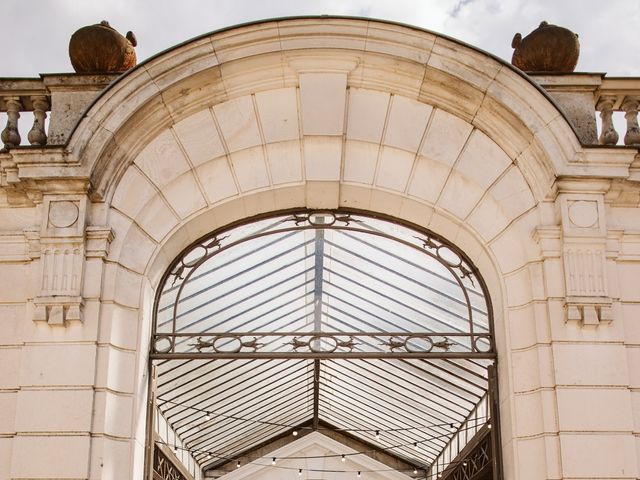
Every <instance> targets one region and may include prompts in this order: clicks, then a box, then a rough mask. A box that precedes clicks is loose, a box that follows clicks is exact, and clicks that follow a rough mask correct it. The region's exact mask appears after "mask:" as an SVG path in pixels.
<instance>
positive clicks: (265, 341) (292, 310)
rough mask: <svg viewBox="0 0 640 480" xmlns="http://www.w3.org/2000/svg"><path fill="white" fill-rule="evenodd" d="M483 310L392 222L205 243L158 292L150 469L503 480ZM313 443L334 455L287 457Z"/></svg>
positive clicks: (469, 288) (464, 274) (462, 258)
mask: <svg viewBox="0 0 640 480" xmlns="http://www.w3.org/2000/svg"><path fill="white" fill-rule="evenodd" d="M491 308H492V307H491V302H490V299H489V297H488V292H487V289H486V286H485V284H484V281H483V279H482V278H481V276H480V275H479V272H478V270H477V268H476V267H475V266H474V265H473V263H472V262H471V261H470V260H469V259H468V257H467V256H466V255H465V254H464V253H463V252H462V251H461V250H460V249H459V248H457V247H456V246H455V245H453V244H451V243H450V242H449V241H447V240H445V239H443V238H442V237H440V236H438V235H435V234H434V233H432V232H430V231H428V230H425V229H424V228H420V227H417V226H415V225H411V224H408V223H407V222H401V221H399V220H397V219H395V218H393V217H389V216H385V215H380V214H377V215H376V214H370V213H367V212H362V211H357V210H350V209H340V210H309V209H296V210H291V211H281V212H276V213H273V214H266V215H260V216H258V217H254V218H250V219H246V220H243V221H241V222H237V223H235V224H232V225H229V226H226V227H223V228H221V229H218V230H216V231H214V232H212V233H211V234H208V235H206V236H204V237H202V238H200V239H198V240H197V241H196V242H194V243H193V244H192V245H191V246H189V247H188V248H187V249H185V250H184V251H183V252H182V253H181V254H180V255H179V256H178V257H177V258H176V259H175V260H174V261H173V262H172V263H171V265H170V267H169V268H168V269H167V271H166V272H165V274H164V276H163V278H162V280H161V282H160V284H159V288H158V290H157V295H156V303H155V308H154V326H153V332H152V341H151V353H150V360H151V362H152V365H153V377H154V382H153V384H152V395H151V396H150V397H151V398H152V402H151V404H150V412H149V413H150V415H149V418H150V419H151V422H150V424H149V433H148V439H147V445H148V446H147V448H148V459H149V463H148V468H149V469H150V470H151V469H152V470H153V472H154V475H155V477H153V478H159V479H164V478H170V475H171V474H176V475H183V476H184V478H192V477H193V478H217V477H219V476H222V475H225V474H229V472H234V473H233V475H235V476H236V477H238V476H240V477H239V478H244V477H242V473H241V472H242V471H243V470H250V472H249V473H247V477H246V478H255V475H256V474H257V473H256V472H257V471H258V470H259V472H260V473H259V478H281V477H283V476H284V477H285V478H286V476H287V475H288V474H289V473H291V472H292V471H297V473H298V475H299V476H300V477H304V478H336V477H335V476H336V475H341V477H340V478H342V476H344V478H349V475H352V476H353V475H357V476H358V477H360V476H362V475H364V476H365V477H367V478H382V477H380V475H383V474H384V473H387V474H389V475H390V474H391V472H394V473H395V474H404V475H406V476H407V477H411V478H425V479H430V478H470V479H477V480H480V479H490V478H494V479H498V478H502V477H501V463H500V447H499V445H500V442H499V438H498V432H499V428H491V427H492V426H496V425H499V421H498V409H497V390H496V388H497V382H496V378H495V372H496V369H495V362H496V360H497V358H496V349H495V344H494V338H493V318H492V310H491ZM312 432H315V437H313V436H309V438H307V441H306V443H308V440H309V439H311V438H313V439H316V441H320V442H324V441H325V440H324V439H325V438H331V439H332V440H333V441H334V446H333V448H331V449H328V448H326V446H325V450H324V451H323V452H322V453H321V454H318V453H317V452H315V453H311V454H310V453H308V452H307V453H304V452H303V453H300V452H298V451H296V450H295V448H294V447H295V446H296V445H298V444H305V445H306V443H305V442H303V439H305V438H306V437H307V436H308V435H309V434H311V433H312ZM316 437H317V438H316ZM285 447H288V449H289V450H288V451H287V452H288V453H285V454H283V453H281V452H282V451H283V448H285ZM307 447H308V445H307ZM292 448H294V450H291V449H292ZM305 451H306V450H305ZM152 452H153V455H152ZM292 452H293V453H292ZM318 459H320V460H321V461H322V463H321V464H314V463H313V462H311V460H318ZM152 460H153V461H152ZM373 460H375V461H376V462H378V463H379V465H378V464H376V465H373V466H372V465H371V464H368V463H367V462H371V461H373ZM347 461H348V463H347ZM152 464H153V465H152ZM169 465H173V467H169ZM238 467H241V469H238ZM167 468H169V470H167ZM171 468H173V469H174V470H171ZM178 472H181V473H178ZM149 473H151V472H149ZM407 477H403V478H407ZM149 478H152V477H151V476H150V477H149ZM178 478H181V477H178Z"/></svg>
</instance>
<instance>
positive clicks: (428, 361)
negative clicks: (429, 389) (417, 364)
mask: <svg viewBox="0 0 640 480" xmlns="http://www.w3.org/2000/svg"><path fill="white" fill-rule="evenodd" d="M424 362H425V363H427V364H428V365H430V366H431V367H433V368H435V369H437V370H440V371H442V372H445V373H447V374H448V375H450V376H452V377H455V378H458V379H459V380H460V381H463V382H465V383H468V384H470V385H473V386H475V387H476V388H479V389H480V390H482V389H483V386H482V385H480V384H478V383H476V382H474V381H472V380H470V379H468V378H465V377H463V376H462V375H463V374H462V373H460V374H459V373H455V372H452V371H450V370H447V369H446V368H445V367H443V366H441V365H438V364H437V363H435V362H434V361H430V360H425V361H424ZM448 363H452V362H448ZM454 365H456V367H457V366H458V365H457V364H454ZM459 368H460V369H461V370H463V371H464V372H467V373H469V374H470V375H471V376H472V377H473V378H474V379H475V378H479V379H480V380H484V381H485V384H486V383H487V380H486V379H483V377H482V376H481V375H477V374H476V373H475V372H472V371H470V370H467V369H466V368H464V367H459ZM484 388H485V389H486V387H484Z"/></svg>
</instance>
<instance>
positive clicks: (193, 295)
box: [158, 241, 311, 325]
mask: <svg viewBox="0 0 640 480" xmlns="http://www.w3.org/2000/svg"><path fill="white" fill-rule="evenodd" d="M309 243H311V242H310V241H309V242H305V243H301V244H297V245H295V246H294V247H291V248H289V249H288V250H284V251H282V252H279V253H278V254H277V255H273V256H271V257H268V258H266V259H265V260H263V261H261V262H258V263H255V264H250V265H249V266H248V267H247V268H245V269H244V270H240V271H239V272H236V273H234V274H232V275H230V276H225V277H224V280H221V281H219V282H216V283H213V284H210V285H208V286H207V287H206V288H203V289H200V290H198V291H197V292H194V293H191V294H189V295H187V296H186V297H181V298H180V299H179V300H178V304H180V303H182V302H185V301H187V300H191V299H193V298H196V297H198V296H200V295H202V294H203V293H206V292H209V291H210V290H212V289H214V288H216V287H218V286H220V285H223V284H224V283H226V282H228V281H229V280H234V279H236V278H239V277H241V276H242V275H246V274H247V273H250V272H251V271H252V270H255V269H256V268H259V267H263V266H264V265H267V264H269V263H271V262H273V261H275V260H278V259H280V258H281V257H283V256H285V255H288V254H290V253H292V252H295V251H296V250H299V249H303V250H304V247H306V246H307V244H309ZM308 257H309V256H308V255H307V256H303V257H302V258H296V259H295V260H293V261H291V262H289V263H287V264H284V265H280V266H278V267H277V268H276V269H275V270H268V271H267V273H266V274H265V275H263V276H262V277H258V278H257V279H253V280H252V281H251V282H249V283H245V284H243V285H242V286H241V287H238V288H235V289H233V290H231V291H230V292H227V294H228V293H231V292H233V291H236V290H241V289H243V288H245V287H246V286H249V285H252V284H253V283H256V282H257V281H259V280H262V279H263V278H264V277H265V276H269V275H272V274H274V273H276V272H280V271H282V270H286V269H287V268H289V267H290V266H292V265H296V264H298V263H300V261H303V260H306V259H307V258H308ZM242 258H243V259H244V258H245V257H244V256H243V257H242ZM201 278H203V277H198V280H200V279H201ZM195 281H196V279H195V278H193V277H191V278H190V279H189V283H193V282H195ZM163 293H164V292H163ZM218 298H220V297H218ZM168 308H171V307H165V308H163V309H162V310H158V312H159V313H160V312H162V311H165V310H167V309H168ZM161 325H162V324H161Z"/></svg>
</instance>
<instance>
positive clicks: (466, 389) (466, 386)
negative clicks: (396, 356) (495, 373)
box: [396, 359, 486, 403]
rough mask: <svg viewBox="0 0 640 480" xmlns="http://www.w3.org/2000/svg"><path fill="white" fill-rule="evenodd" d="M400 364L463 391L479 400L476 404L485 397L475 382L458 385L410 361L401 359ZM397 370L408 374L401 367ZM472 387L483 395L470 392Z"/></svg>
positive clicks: (455, 394)
mask: <svg viewBox="0 0 640 480" xmlns="http://www.w3.org/2000/svg"><path fill="white" fill-rule="evenodd" d="M398 363H399V364H401V365H406V366H408V367H409V368H411V369H415V370H418V371H420V372H422V373H423V374H425V375H429V376H431V377H432V378H437V379H438V380H439V381H441V382H443V383H445V384H447V385H450V386H451V387H452V388H454V389H458V390H460V391H462V392H464V393H466V394H469V395H471V396H473V397H476V398H477V399H478V400H477V401H476V403H477V402H478V401H479V400H480V398H482V396H483V395H484V391H483V389H482V388H481V387H477V386H476V385H475V384H474V383H473V382H470V381H465V382H464V384H458V383H455V382H453V381H451V380H448V379H446V378H443V377H441V376H439V375H437V374H436V373H435V372H432V371H430V370H429V369H426V368H424V367H422V366H420V365H416V364H415V363H412V362H408V361H405V360H403V359H400V361H399V362H398ZM429 365H431V364H429ZM396 368H398V369H400V370H402V371H405V372H408V370H407V369H406V368H401V367H396ZM414 375H415V374H414ZM472 387H475V388H476V389H478V390H480V391H481V393H476V392H474V391H473V390H470V389H469V388H472ZM440 388H442V389H443V390H445V391H450V392H451V394H452V395H454V396H456V397H458V398H462V399H464V400H467V399H466V398H464V397H461V396H460V395H458V394H457V393H454V392H453V391H451V390H447V389H446V388H444V387H440ZM484 390H486V389H484Z"/></svg>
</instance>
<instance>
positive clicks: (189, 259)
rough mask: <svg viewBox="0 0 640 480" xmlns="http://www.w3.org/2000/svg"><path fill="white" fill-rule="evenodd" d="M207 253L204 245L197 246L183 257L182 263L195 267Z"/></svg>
mask: <svg viewBox="0 0 640 480" xmlns="http://www.w3.org/2000/svg"><path fill="white" fill-rule="evenodd" d="M206 254H207V249H206V248H204V247H203V246H202V245H198V246H196V247H195V248H194V249H193V250H191V251H190V252H189V253H188V254H187V255H186V256H185V258H183V259H182V265H184V266H185V267H187V268H192V267H195V266H196V265H197V264H198V262H199V261H200V260H202V259H203V258H204V256H205V255H206Z"/></svg>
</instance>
